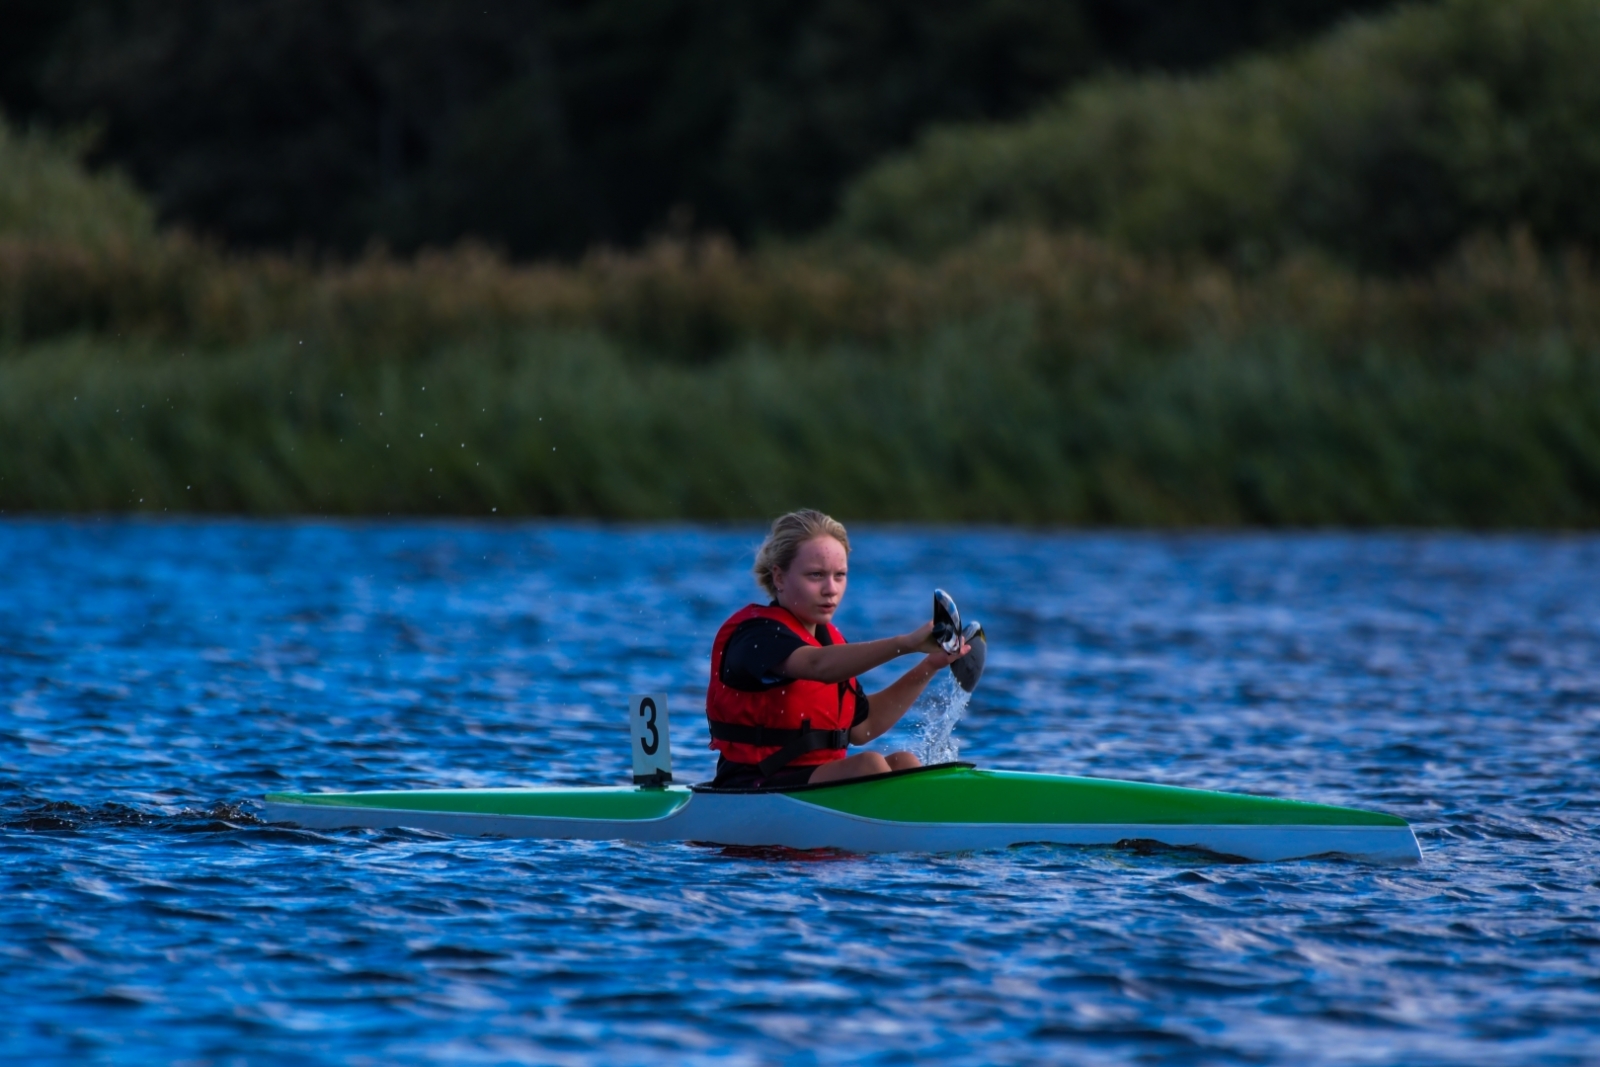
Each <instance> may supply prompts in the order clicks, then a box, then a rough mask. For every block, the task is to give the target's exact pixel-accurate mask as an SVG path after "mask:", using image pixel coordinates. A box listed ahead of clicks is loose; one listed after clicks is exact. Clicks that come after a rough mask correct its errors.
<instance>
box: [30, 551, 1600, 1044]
mask: <svg viewBox="0 0 1600 1067" xmlns="http://www.w3.org/2000/svg"><path fill="white" fill-rule="evenodd" d="M759 532H760V531H759V530H757V529H755V528H753V527H752V528H744V529H728V528H713V529H703V528H692V527H662V528H610V527H591V526H582V525H510V524H506V525H466V524H446V523H441V524H423V523H406V524H399V523H349V524H335V523H317V522H299V523H273V522H243V521H239V522H162V523H157V522H141V521H124V520H117V521H81V522H68V521H5V522H0V822H3V828H0V850H3V860H0V1002H3V1003H4V1005H5V1010H4V1012H3V1013H0V1048H3V1050H4V1052H5V1053H6V1055H7V1058H8V1060H9V1061H10V1062H19V1063H21V1062H27V1063H51V1062H56V1063H67V1062H71V1063H96V1062H103V1063H118V1064H122V1063H141V1062H148V1063H180V1062H181V1063H191V1064H203V1063H212V1064H225V1063H226V1064H238V1063H249V1064H256V1063H259V1064H285V1063H329V1064H332V1063H357V1064H359V1063H374V1064H378V1063H383V1064H391V1063H402V1064H404V1063H431V1062H442V1063H541V1064H542V1063H558V1064H567V1063H571V1064H602V1063H603V1064H617V1063H662V1062H672V1063H680V1062H681V1063H697V1062H706V1063H719V1064H720V1063H727V1064H745V1063H797V1064H806V1063H813V1062H818V1063H909V1062H912V1061H914V1060H934V1059H936V1060H938V1061H940V1062H946V1063H958V1064H1010V1063H1017V1064H1022V1063H1037V1062H1042V1061H1063V1062H1077V1063H1173V1064H1199V1063H1250V1064H1295V1065H1299V1064H1334V1063H1339V1064H1344V1063H1351V1064H1355V1063H1359V1064H1391V1063H1392V1064H1427V1063H1470V1064H1530V1063H1531V1064H1566V1063H1585V1062H1587V1063H1593V1062H1600V838H1597V831H1600V806H1597V795H1596V784H1597V782H1600V756H1597V753H1600V539H1596V538H1594V537H1495V538H1486V537H1472V536H1459V535H1400V534H1396V535H1314V536H1313V535H1302V536H1266V535H1259V536H1258V535H1231V534H1230V535H1221V534H1218V535H1210V534H1203V535H1191V536H1154V535H1139V534H1106V535H1099V534H1025V533H1007V532H992V531H951V530H939V529H930V530H922V529H903V528H880V529H871V528H862V529H858V530H856V531H854V533H855V537H856V540H857V546H856V548H857V551H856V555H855V557H854V560H853V568H854V572H853V578H852V582H851V590H850V595H849V597H848V598H847V602H846V608H845V610H844V611H843V613H842V615H841V619H840V622H841V626H842V627H843V629H844V630H845V632H846V633H847V634H851V635H855V636H873V635H882V634H885V633H888V632H899V631H902V630H904V629H908V628H910V627H911V626H913V625H914V624H916V623H917V622H919V621H920V620H921V619H922V618H923V616H924V613H925V612H926V610H927V604H928V595H929V590H930V589H931V588H932V587H933V586H934V585H935V584H940V585H944V586H945V587H946V588H948V589H950V590H951V592H952V593H954V594H955V596H956V597H957V599H958V600H959V601H960V603H961V605H962V607H963V610H964V613H965V614H967V615H968V616H977V617H979V618H981V619H982V620H983V622H984V624H985V627H986V629H987V632H988V634H989V636H990V640H991V646H992V652H991V654H990V658H989V670H988V674H987V675H986V676H985V678H984V680H983V685H982V687H981V688H980V689H979V690H978V693H977V695H976V697H975V698H974V700H973V701H972V704H971V706H970V707H969V708H968V709H967V710H966V714H965V718H964V719H963V720H962V722H961V723H960V725H959V727H958V728H957V731H956V738H957V740H959V741H960V743H961V746H962V756H963V758H968V759H974V760H976V761H977V762H979V763H980V764H983V765H985V766H990V767H1010V768H1028V769H1038V770H1044V771H1055V772H1072V773H1087V774H1096V775H1111V776H1126V777H1133V778H1139V779H1145V780H1151V781H1158V782H1169V783H1175V784H1181V785H1189V786H1202V787H1210V788H1223V789H1239V790H1245V791H1253V792H1263V793H1274V794H1280V795H1288V796H1295V797H1301V798H1306V799H1314V800H1319V801H1329V802H1334V803H1342V804H1357V805H1362V806H1366V807H1375V808H1381V809H1385V810H1389V811H1393V812H1397V813H1399V814H1401V815H1404V816H1405V817H1407V818H1408V819H1411V820H1412V821H1413V822H1414V824H1415V825H1416V827H1417V829H1418V836H1419V838H1420V840H1421V842H1422V848H1423V852H1424V859H1423V863H1422V864H1421V866H1420V867H1415V868H1378V867H1370V866H1363V865H1359V864H1354V863H1340V862H1299V863H1283V864H1261V865H1237V864H1229V863H1226V862H1223V861H1221V860H1219V859H1217V858H1215V857H1207V856H1204V855H1199V854H1192V853H1190V854H1185V853H1175V852H1154V853H1151V852H1137V851H1127V850H1116V849H1092V850H1076V849H1067V848H1053V847H1029V848H1019V849H1013V850H1009V851H1004V852H994V853H978V854H968V855H949V856H920V855H896V856H866V857H864V856H848V855H830V856H822V857H809V858H808V857H800V856H784V855H778V854H751V853H748V852H746V853H735V854H730V853H728V852H724V851H722V850H719V849H716V848H710V847H704V846H692V845H687V844H684V845H663V846H648V847H646V846H637V845H630V844H615V843H567V842H528V841H516V842H508V841H496V840H468V839H455V838H446V837H440V836H433V835H429V834H423V833H415V832H406V831H393V832H356V831H352V832H344V833H309V832H303V831H298V830H293V829H287V828H279V827H271V826H266V825H263V824H262V823H261V822H259V821H258V819H257V818H256V817H255V816H254V815H252V814H251V810H252V809H251V798H253V797H258V796H260V795H261V794H262V793H264V792H267V791H269V790H275V789H281V788H285V787H290V788H304V789H353V788H372V787H405V786H417V787H420V786H501V785H504V786H510V785H530V784H536V783H567V784H574V785H589V784H594V785H598V784H603V783H616V782H620V781H623V780H624V779H625V777H626V774H627V771H628V763H627V741H626V738H627V733H626V724H625V717H624V713H625V708H626V697H627V695H628V694H629V693H630V692H633V691H657V692H666V693H668V694H669V696H670V701H671V708H672V712H673V715H674V742H675V744H674V747H675V751H676V756H677V765H678V770H679V775H680V777H688V778H697V777H707V776H709V774H710V771H711V766H712V760H711V754H710V753H709V752H707V751H706V749H705V747H704V741H705V729H704V724H703V719H697V708H698V705H699V702H700V701H701V699H702V694H703V686H704V676H705V670H706V654H707V648H708V645H709V641H710V637H711V634H712V632H713V630H714V629H715V627H716V625H717V624H718V622H720V621H721V619H722V618H723V617H724V616H725V615H726V614H727V613H728V612H729V611H730V610H732V609H733V608H735V607H737V606H738V605H740V604H741V603H743V602H744V601H745V599H746V598H747V595H748V593H749V592H750V591H751V586H750V583H749V579H748V577H747V573H746V568H747V566H748V562H749V558H750V550H751V549H752V547H753V545H754V544H755V542H756V540H757V539H758V537H759ZM873 681H874V682H875V683H876V684H882V679H874V680H873ZM870 688H873V685H871V684H869V689H870ZM915 738H916V730H915V727H914V724H912V723H910V722H907V723H906V724H904V725H903V726H902V727H900V728H899V729H898V730H896V731H895V732H893V733H891V734H890V735H889V737H888V738H887V739H885V744H887V745H890V746H893V747H901V746H905V745H909V744H912V743H914V741H915Z"/></svg>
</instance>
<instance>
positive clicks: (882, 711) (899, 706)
mask: <svg viewBox="0 0 1600 1067" xmlns="http://www.w3.org/2000/svg"><path fill="white" fill-rule="evenodd" d="M970 650H971V649H970V646H968V645H962V646H961V651H960V652H957V653H955V654H954V655H952V654H950V653H948V652H945V651H944V650H942V649H941V650H940V651H938V652H933V653H930V654H929V655H927V656H925V657H924V658H923V660H922V662H921V663H919V664H917V665H916V666H915V667H912V668H911V669H910V670H909V671H906V673H904V674H902V675H901V676H900V677H899V678H898V679H897V680H896V681H895V682H894V683H893V684H891V685H889V686H888V687H887V688H885V689H882V690H879V691H878V692H876V693H873V694H872V696H871V697H869V698H868V699H867V721H866V722H863V723H861V724H860V725H858V726H854V727H852V728H851V730H850V743H851V744H852V745H864V744H866V743H867V742H868V741H871V740H872V739H873V738H875V737H882V736H883V735H884V734H886V733H888V732H889V731H890V730H891V729H893V728H894V724H895V723H897V722H899V721H900V718H901V716H903V715H905V713H906V712H907V711H909V710H910V709H911V705H912V704H914V703H916V700H917V697H919V696H921V695H922V691H923V690H924V689H926V688H927V687H928V683H929V682H931V681H933V678H934V675H936V674H938V673H939V672H940V671H942V670H943V669H944V668H945V667H948V666H949V665H950V664H951V663H952V662H954V661H955V660H958V659H960V658H961V657H962V656H964V655H966V654H967V652H969V651H970Z"/></svg>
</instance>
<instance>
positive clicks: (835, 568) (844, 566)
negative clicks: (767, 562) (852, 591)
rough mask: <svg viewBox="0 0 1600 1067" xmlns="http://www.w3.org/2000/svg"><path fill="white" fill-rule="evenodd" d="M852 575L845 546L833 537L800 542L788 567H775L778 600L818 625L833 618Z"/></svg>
mask: <svg viewBox="0 0 1600 1067" xmlns="http://www.w3.org/2000/svg"><path fill="white" fill-rule="evenodd" d="M849 577H850V559H849V557H848V556H847V555H846V554H845V551H844V546H843V545H841V544H840V543H839V542H838V541H835V540H834V539H833V538H831V537H813V538H812V539H811V540H809V541H807V542H805V543H804V544H803V545H801V546H800V551H798V552H796V553H795V556H794V562H792V563H790V564H789V569H788V570H778V569H777V568H774V569H773V571H772V584H773V585H775V586H777V588H778V603H779V604H781V605H783V606H784V607H786V608H788V609H789V610H790V611H791V612H793V613H794V615H795V617H796V618H798V619H799V620H800V621H801V622H803V623H805V624H806V625H807V626H811V627H815V626H816V625H817V624H818V623H826V622H832V621H833V613H834V612H835V611H838V610H839V601H841V600H843V599H844V586H845V582H846V580H848V579H849Z"/></svg>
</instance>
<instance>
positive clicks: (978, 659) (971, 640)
mask: <svg viewBox="0 0 1600 1067" xmlns="http://www.w3.org/2000/svg"><path fill="white" fill-rule="evenodd" d="M961 639H962V640H963V641H965V642H966V643H967V644H969V645H971V646H972V651H970V652H968V653H967V654H966V655H965V656H962V657H961V658H960V659H958V660H956V661H955V662H954V663H952V664H950V673H951V674H953V675H955V676H956V684H957V685H959V686H960V687H961V688H963V689H965V690H966V691H967V692H969V693H970V692H972V691H973V690H974V689H976V688H978V679H979V678H982V677H983V664H984V661H985V660H987V659H988V658H989V639H988V638H987V637H985V636H984V634H983V623H981V622H976V621H974V622H969V623H967V628H966V629H965V630H962V631H961Z"/></svg>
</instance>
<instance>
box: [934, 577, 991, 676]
mask: <svg viewBox="0 0 1600 1067" xmlns="http://www.w3.org/2000/svg"><path fill="white" fill-rule="evenodd" d="M933 639H934V641H936V642H937V643H938V645H939V647H940V648H942V649H944V650H945V651H946V652H956V651H959V650H960V648H961V645H962V642H965V643H967V644H968V645H971V646H972V648H971V651H969V652H968V653H967V654H966V655H965V656H962V657H961V658H960V659H958V660H956V661H955V662H954V663H952V664H950V673H951V674H953V675H955V677H956V684H957V685H959V686H961V688H963V689H965V690H966V691H967V692H969V693H970V692H972V691H973V690H974V689H976V688H978V679H979V678H981V677H982V676H983V664H984V661H985V660H986V659H987V658H988V655H989V639H988V638H987V637H985V636H984V633H983V624H982V623H981V622H978V621H977V620H973V621H972V622H969V623H967V625H966V627H965V628H963V627H962V625H961V609H960V608H958V607H956V602H955V600H953V599H952V598H951V596H950V594H949V593H946V592H945V591H944V590H943V589H935V590H934V591H933Z"/></svg>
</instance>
